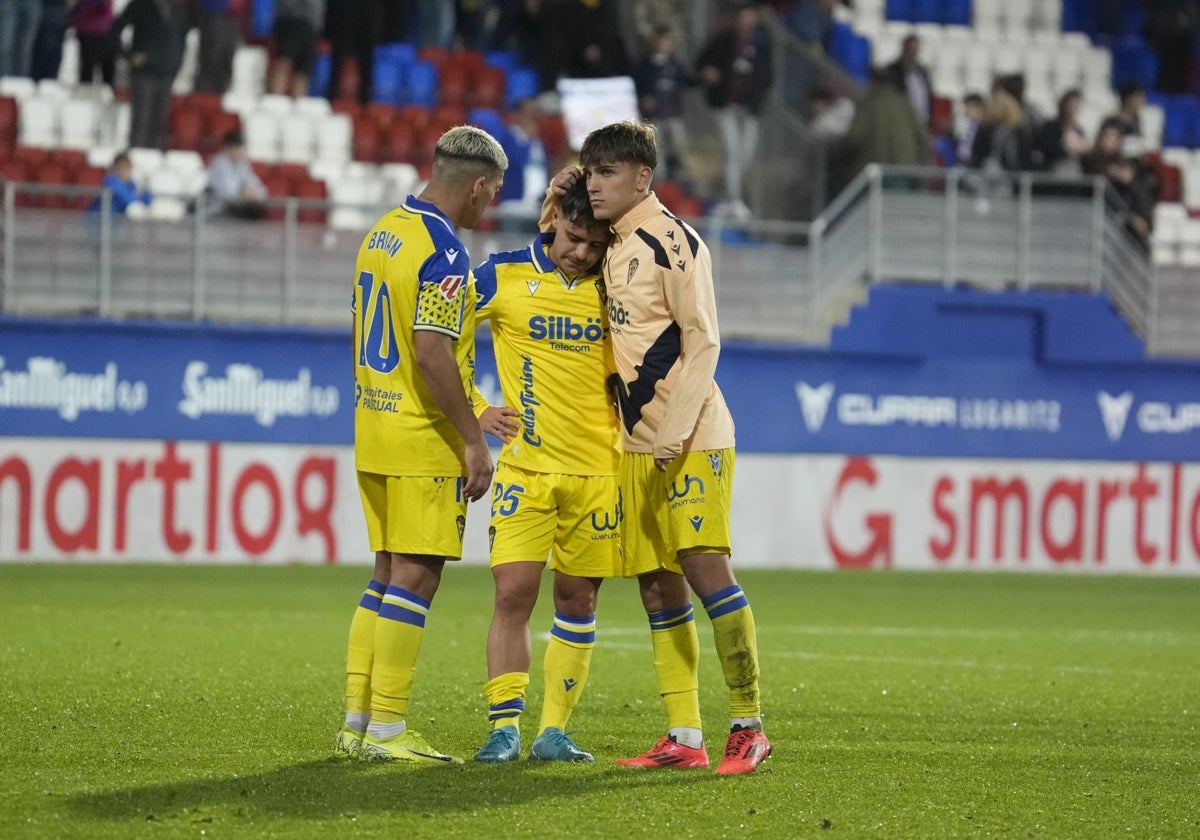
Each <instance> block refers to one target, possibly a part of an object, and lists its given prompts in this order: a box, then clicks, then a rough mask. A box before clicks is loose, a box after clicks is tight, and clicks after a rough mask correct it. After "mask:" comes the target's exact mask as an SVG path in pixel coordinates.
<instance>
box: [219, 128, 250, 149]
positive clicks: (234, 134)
mask: <svg viewBox="0 0 1200 840" xmlns="http://www.w3.org/2000/svg"><path fill="white" fill-rule="evenodd" d="M221 145H222V146H244V145H246V140H245V138H244V137H242V130H241V129H240V128H231V129H229V131H226V132H225V135H224V136H223V137H222V138H221Z"/></svg>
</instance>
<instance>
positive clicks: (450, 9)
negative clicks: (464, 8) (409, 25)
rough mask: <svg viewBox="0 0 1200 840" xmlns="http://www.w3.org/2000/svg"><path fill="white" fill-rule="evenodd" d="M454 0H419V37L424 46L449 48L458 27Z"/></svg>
mask: <svg viewBox="0 0 1200 840" xmlns="http://www.w3.org/2000/svg"><path fill="white" fill-rule="evenodd" d="M457 18H458V10H457V9H456V8H455V5H454V0H417V37H418V39H419V40H420V42H421V46H422V47H443V48H448V47H449V46H450V45H451V44H452V43H453V42H454V32H455V30H456V29H457V28H458V22H457Z"/></svg>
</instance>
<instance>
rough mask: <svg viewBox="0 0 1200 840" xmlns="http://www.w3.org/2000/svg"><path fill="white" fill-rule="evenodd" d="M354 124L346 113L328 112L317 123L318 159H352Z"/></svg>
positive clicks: (342, 160)
mask: <svg viewBox="0 0 1200 840" xmlns="http://www.w3.org/2000/svg"><path fill="white" fill-rule="evenodd" d="M353 138H354V125H353V123H351V122H350V118H349V117H348V116H346V115H345V114H328V115H326V116H324V117H322V118H321V119H320V121H319V122H318V123H317V154H316V157H317V159H318V160H330V161H336V162H338V163H344V162H345V161H348V160H350V149H351V144H352V141H353Z"/></svg>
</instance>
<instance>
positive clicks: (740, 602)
mask: <svg viewBox="0 0 1200 840" xmlns="http://www.w3.org/2000/svg"><path fill="white" fill-rule="evenodd" d="M748 606H750V602H749V601H747V600H746V596H745V595H739V596H738V597H736V598H730V599H729V600H728V601H726V602H725V603H723V604H715V605H714V606H712V607H710V608H709V610H708V617H709V618H710V619H712V618H720V617H721V616H723V615H729V613H731V612H737V611H738V610H743V609H745V608H746V607H748Z"/></svg>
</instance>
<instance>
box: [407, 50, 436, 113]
mask: <svg viewBox="0 0 1200 840" xmlns="http://www.w3.org/2000/svg"><path fill="white" fill-rule="evenodd" d="M407 81H408V84H407V85H405V93H404V100H403V102H402V103H401V104H404V105H424V106H425V107H426V108H432V107H434V106H435V105H437V99H438V71H437V67H435V66H434V65H432V64H430V63H429V62H428V61H414V62H413V63H412V64H410V65H409V67H408V80H407Z"/></svg>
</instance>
